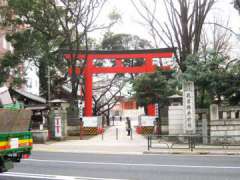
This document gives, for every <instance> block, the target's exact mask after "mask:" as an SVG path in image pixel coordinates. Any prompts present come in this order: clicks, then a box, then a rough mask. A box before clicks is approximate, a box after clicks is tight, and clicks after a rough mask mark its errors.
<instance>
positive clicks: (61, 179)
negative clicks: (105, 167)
mask: <svg viewBox="0 0 240 180" xmlns="http://www.w3.org/2000/svg"><path fill="white" fill-rule="evenodd" d="M1 176H2V177H22V178H32V179H49V180H54V179H55V180H127V179H112V178H95V177H81V176H60V175H46V174H31V173H19V172H6V173H2V174H0V177H1Z"/></svg>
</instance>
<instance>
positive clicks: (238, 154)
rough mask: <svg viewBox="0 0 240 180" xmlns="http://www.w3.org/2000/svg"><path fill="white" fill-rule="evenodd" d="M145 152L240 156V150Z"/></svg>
mask: <svg viewBox="0 0 240 180" xmlns="http://www.w3.org/2000/svg"><path fill="white" fill-rule="evenodd" d="M143 154H149V155H150V154H153V155H154V154H172V155H176V154H177V155H178V154H179V155H201V156H204V155H227V156H240V152H182V151H175V152H156V151H144V152H143Z"/></svg>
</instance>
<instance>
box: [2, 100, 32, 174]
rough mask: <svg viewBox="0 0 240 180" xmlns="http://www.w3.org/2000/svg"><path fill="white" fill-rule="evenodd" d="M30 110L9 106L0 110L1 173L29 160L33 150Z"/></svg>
mask: <svg viewBox="0 0 240 180" xmlns="http://www.w3.org/2000/svg"><path fill="white" fill-rule="evenodd" d="M31 114H32V112H31V111H30V110H26V109H18V108H16V106H15V105H14V104H13V105H8V106H6V107H3V108H0V172H6V171H8V170H9V169H11V168H13V164H14V162H20V160H21V159H22V158H28V157H29V156H30V154H31V150H32V134H31V132H30V131H29V127H30V122H31Z"/></svg>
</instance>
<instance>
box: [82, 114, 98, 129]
mask: <svg viewBox="0 0 240 180" xmlns="http://www.w3.org/2000/svg"><path fill="white" fill-rule="evenodd" d="M98 124H99V118H98V117H97V116H90V117H83V127H98Z"/></svg>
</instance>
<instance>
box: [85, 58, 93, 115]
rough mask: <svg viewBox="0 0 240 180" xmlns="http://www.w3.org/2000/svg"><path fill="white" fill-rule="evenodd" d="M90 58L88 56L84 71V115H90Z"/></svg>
mask: <svg viewBox="0 0 240 180" xmlns="http://www.w3.org/2000/svg"><path fill="white" fill-rule="evenodd" d="M91 70H92V58H91V57H88V59H87V64H86V71H85V98H84V99H85V111H84V115H85V116H92V81H93V80H92V75H93V74H92V71H91Z"/></svg>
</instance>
